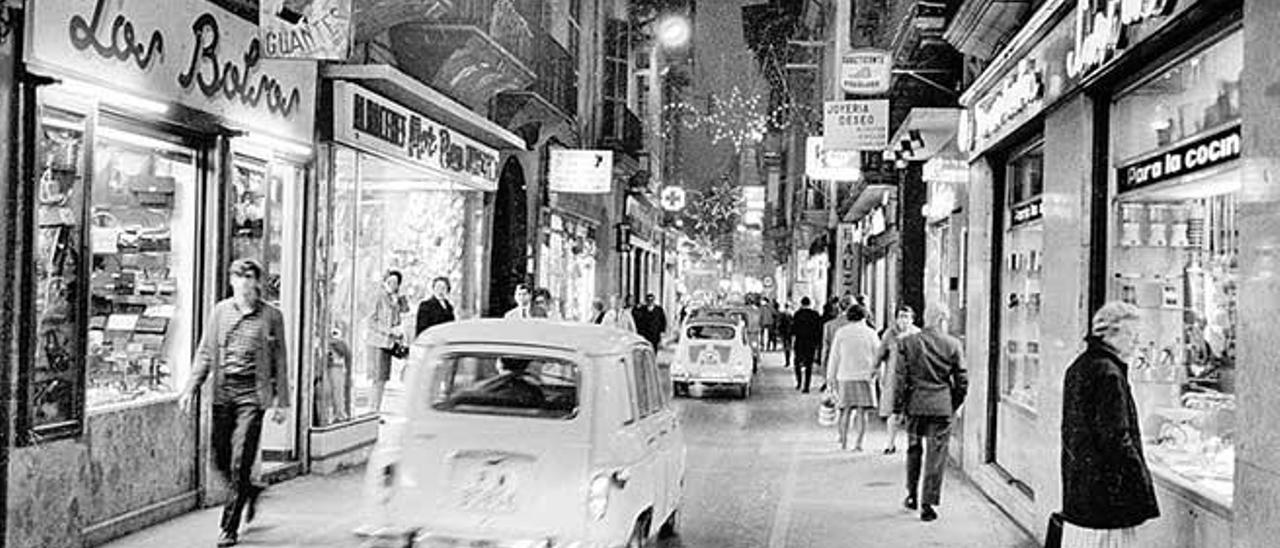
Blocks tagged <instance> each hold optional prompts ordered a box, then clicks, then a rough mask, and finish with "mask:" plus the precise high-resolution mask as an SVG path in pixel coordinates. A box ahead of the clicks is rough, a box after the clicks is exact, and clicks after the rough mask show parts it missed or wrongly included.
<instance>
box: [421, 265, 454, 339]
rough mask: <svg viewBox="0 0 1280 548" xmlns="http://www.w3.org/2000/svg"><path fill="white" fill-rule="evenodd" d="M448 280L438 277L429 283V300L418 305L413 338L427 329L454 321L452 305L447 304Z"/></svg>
mask: <svg viewBox="0 0 1280 548" xmlns="http://www.w3.org/2000/svg"><path fill="white" fill-rule="evenodd" d="M450 289H451V288H450V284H449V278H446V277H444V276H440V277H439V278H436V279H435V280H432V282H431V293H432V294H431V298H430V299H427V300H425V301H422V302H421V303H418V321H417V324H416V327H415V329H414V330H413V333H414V336H415V337H416V336H418V335H421V334H422V332H423V331H426V330H427V328H428V327H431V326H433V325H438V324H442V323H445V322H451V321H453V320H454V315H453V304H452V303H450V302H449V290H450Z"/></svg>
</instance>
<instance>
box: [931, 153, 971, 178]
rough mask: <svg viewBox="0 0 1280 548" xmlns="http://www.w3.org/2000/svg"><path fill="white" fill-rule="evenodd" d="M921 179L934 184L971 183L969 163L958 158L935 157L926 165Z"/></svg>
mask: <svg viewBox="0 0 1280 548" xmlns="http://www.w3.org/2000/svg"><path fill="white" fill-rule="evenodd" d="M921 178H922V179H924V180H925V181H929V182H932V183H955V184H965V183H968V182H969V163H968V162H965V161H964V160H961V159H958V158H945V157H942V156H934V157H933V158H930V159H929V161H927V162H925V163H924V167H923V168H922V169H921Z"/></svg>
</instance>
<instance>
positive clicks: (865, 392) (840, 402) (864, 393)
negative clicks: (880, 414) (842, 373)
mask: <svg viewBox="0 0 1280 548" xmlns="http://www.w3.org/2000/svg"><path fill="white" fill-rule="evenodd" d="M836 394H837V396H838V398H837V399H836V407H839V408H840V409H849V408H854V409H875V408H876V396H875V394H873V393H872V392H871V381H868V380H854V381H840V382H839V384H838V385H837V388H836Z"/></svg>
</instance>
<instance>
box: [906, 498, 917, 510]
mask: <svg viewBox="0 0 1280 548" xmlns="http://www.w3.org/2000/svg"><path fill="white" fill-rule="evenodd" d="M902 505H903V506H905V507H907V509H908V510H915V509H916V508H917V507H918V505H917V504H916V497H915V496H914V495H907V499H906V500H904V501H902Z"/></svg>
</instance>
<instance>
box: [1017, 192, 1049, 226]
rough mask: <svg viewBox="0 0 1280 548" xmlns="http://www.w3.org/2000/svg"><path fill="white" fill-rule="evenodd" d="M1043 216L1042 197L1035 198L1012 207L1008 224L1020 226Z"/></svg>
mask: <svg viewBox="0 0 1280 548" xmlns="http://www.w3.org/2000/svg"><path fill="white" fill-rule="evenodd" d="M1041 217H1044V199H1043V198H1035V199H1033V200H1031V201H1028V202H1024V203H1022V204H1019V205H1016V206H1014V207H1013V211H1012V212H1011V215H1010V218H1011V220H1012V222H1011V223H1009V224H1010V226H1020V225H1024V224H1027V223H1029V222H1032V221H1035V220H1037V219H1040V218H1041Z"/></svg>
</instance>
